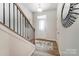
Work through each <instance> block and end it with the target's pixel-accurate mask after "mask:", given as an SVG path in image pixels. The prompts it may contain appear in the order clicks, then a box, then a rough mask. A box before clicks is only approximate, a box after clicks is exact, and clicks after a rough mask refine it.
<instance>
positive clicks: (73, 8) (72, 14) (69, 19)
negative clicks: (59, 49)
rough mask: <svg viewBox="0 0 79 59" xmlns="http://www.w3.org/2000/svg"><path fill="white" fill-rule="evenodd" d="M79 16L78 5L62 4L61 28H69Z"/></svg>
mask: <svg viewBox="0 0 79 59" xmlns="http://www.w3.org/2000/svg"><path fill="white" fill-rule="evenodd" d="M77 15H79V3H64V4H63V6H62V11H61V23H62V25H63V27H65V28H68V27H70V26H71V25H72V24H73V23H74V22H75V20H76V19H77Z"/></svg>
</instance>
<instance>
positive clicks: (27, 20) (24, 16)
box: [14, 3, 35, 30]
mask: <svg viewBox="0 0 79 59" xmlns="http://www.w3.org/2000/svg"><path fill="white" fill-rule="evenodd" d="M14 4H15V5H16V6H17V8H18V9H19V11H20V12H21V13H22V14H23V16H24V17H25V18H26V20H27V21H28V23H29V24H30V22H29V20H28V19H27V16H26V15H25V14H24V12H23V11H22V9H21V8H20V7H19V6H18V4H17V3H14ZM30 26H31V27H32V28H33V30H35V29H34V27H33V26H32V25H31V24H30Z"/></svg>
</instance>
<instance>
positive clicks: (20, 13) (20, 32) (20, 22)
mask: <svg viewBox="0 0 79 59" xmlns="http://www.w3.org/2000/svg"><path fill="white" fill-rule="evenodd" d="M20 35H21V11H20Z"/></svg>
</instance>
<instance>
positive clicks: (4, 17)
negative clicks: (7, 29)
mask: <svg viewBox="0 0 79 59" xmlns="http://www.w3.org/2000/svg"><path fill="white" fill-rule="evenodd" d="M3 24H5V3H3Z"/></svg>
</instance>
